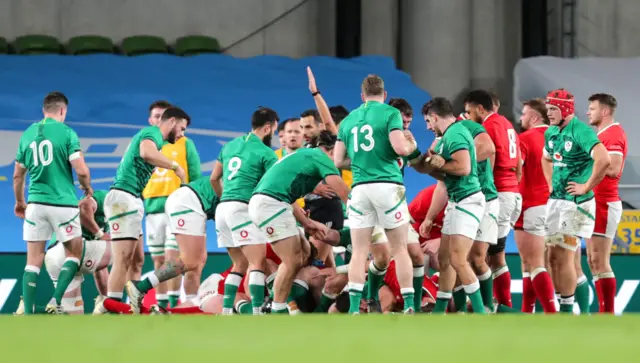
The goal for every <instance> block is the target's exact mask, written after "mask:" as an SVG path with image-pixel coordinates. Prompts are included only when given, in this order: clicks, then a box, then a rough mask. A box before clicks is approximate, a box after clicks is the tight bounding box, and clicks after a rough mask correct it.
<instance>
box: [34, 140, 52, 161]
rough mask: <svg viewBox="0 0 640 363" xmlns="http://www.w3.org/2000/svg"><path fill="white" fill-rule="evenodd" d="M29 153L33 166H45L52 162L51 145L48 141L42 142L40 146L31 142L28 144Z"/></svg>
mask: <svg viewBox="0 0 640 363" xmlns="http://www.w3.org/2000/svg"><path fill="white" fill-rule="evenodd" d="M29 147H30V148H31V152H32V153H33V166H38V165H39V164H40V165H42V166H47V165H49V164H51V162H53V153H52V151H53V145H52V144H51V141H49V140H42V141H41V142H40V144H36V142H35V141H33V142H32V143H31V144H29Z"/></svg>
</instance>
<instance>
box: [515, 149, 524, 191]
mask: <svg viewBox="0 0 640 363" xmlns="http://www.w3.org/2000/svg"><path fill="white" fill-rule="evenodd" d="M523 164H524V163H523V162H522V152H521V151H520V148H518V163H517V164H516V180H518V183H520V180H522V165H523Z"/></svg>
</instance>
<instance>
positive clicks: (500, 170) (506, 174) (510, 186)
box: [482, 113, 519, 193]
mask: <svg viewBox="0 0 640 363" xmlns="http://www.w3.org/2000/svg"><path fill="white" fill-rule="evenodd" d="M482 126H484V128H485V129H486V130H487V134H489V137H491V140H492V141H493V144H494V145H495V147H496V161H495V163H496V165H494V167H493V179H494V182H495V184H496V188H497V189H498V192H514V193H517V192H518V190H519V189H518V179H517V178H516V167H517V166H518V133H517V132H516V130H515V129H514V128H513V125H511V122H509V120H507V119H506V118H505V117H504V116H502V115H499V114H497V113H492V114H490V115H489V116H488V117H487V118H486V119H485V120H484V122H483V123H482Z"/></svg>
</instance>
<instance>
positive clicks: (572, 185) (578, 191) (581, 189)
mask: <svg viewBox="0 0 640 363" xmlns="http://www.w3.org/2000/svg"><path fill="white" fill-rule="evenodd" d="M567 184H568V186H567V188H566V190H567V192H569V194H571V195H584V194H587V192H588V190H587V187H586V186H585V185H584V184H579V183H576V182H569V183H567Z"/></svg>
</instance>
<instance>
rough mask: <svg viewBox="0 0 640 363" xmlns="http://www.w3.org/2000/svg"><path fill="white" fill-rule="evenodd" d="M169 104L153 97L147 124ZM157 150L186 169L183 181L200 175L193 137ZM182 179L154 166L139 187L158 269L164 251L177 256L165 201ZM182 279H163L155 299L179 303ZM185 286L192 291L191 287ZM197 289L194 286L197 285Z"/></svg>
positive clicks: (189, 278)
mask: <svg viewBox="0 0 640 363" xmlns="http://www.w3.org/2000/svg"><path fill="white" fill-rule="evenodd" d="M170 107H171V104H169V103H168V102H167V101H156V102H154V103H152V104H151V106H149V124H150V125H151V126H157V125H158V124H159V123H160V120H161V117H162V113H163V112H164V111H165V110H166V109H168V108H170ZM160 152H161V153H162V154H163V155H164V156H166V157H167V158H168V159H169V160H171V161H175V162H177V163H178V164H179V165H180V167H182V169H183V170H184V171H185V172H186V177H187V178H186V180H185V181H184V182H185V183H189V182H191V181H195V180H197V179H198V178H200V176H201V174H200V156H199V155H198V150H197V149H196V146H195V144H194V143H193V141H192V140H191V139H189V138H187V137H181V138H180V139H178V140H176V142H175V143H174V144H171V143H168V142H165V143H164V146H162V150H160ZM180 183H181V180H180V178H178V176H177V175H176V173H175V172H174V171H173V170H167V169H163V168H156V169H155V171H154V172H153V174H151V178H150V179H149V182H148V183H147V186H146V187H145V188H144V190H143V191H142V196H143V200H144V210H145V213H146V215H147V216H146V221H145V224H146V232H147V246H148V247H149V253H151V259H152V260H153V268H154V269H158V268H160V266H162V265H163V264H164V261H165V254H166V259H167V260H175V259H176V258H178V244H177V243H176V239H175V237H174V236H173V235H172V234H171V232H170V230H169V226H168V223H169V216H168V215H167V214H166V213H165V203H166V201H167V198H168V197H169V195H171V193H173V192H174V191H176V190H177V189H178V188H179V187H180ZM184 283H185V285H189V284H194V283H195V284H196V286H197V285H198V284H199V283H200V276H196V275H195V274H194V273H190V274H187V275H185V281H184ZM181 287H182V279H181V278H180V277H177V278H175V279H173V280H169V281H167V283H162V284H160V285H158V287H157V288H156V300H157V301H158V305H160V306H161V307H163V308H166V307H167V305H170V306H171V307H172V308H173V307H175V306H176V305H177V304H178V299H179V298H180V288H181ZM185 290H190V291H193V290H194V288H193V287H189V288H187V287H186V286H185ZM196 290H197V288H196Z"/></svg>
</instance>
